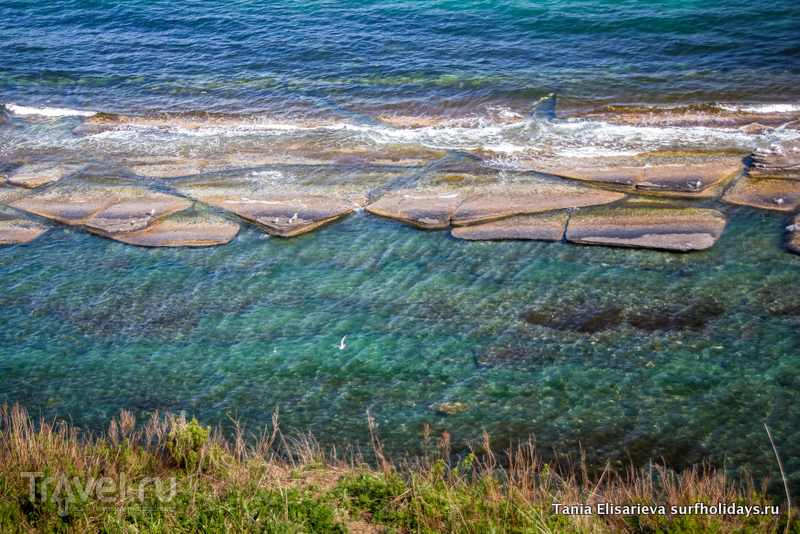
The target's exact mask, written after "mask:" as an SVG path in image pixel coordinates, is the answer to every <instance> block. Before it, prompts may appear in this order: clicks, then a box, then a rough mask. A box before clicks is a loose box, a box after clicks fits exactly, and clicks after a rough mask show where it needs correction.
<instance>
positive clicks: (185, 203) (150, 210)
mask: <svg viewBox="0 0 800 534" xmlns="http://www.w3.org/2000/svg"><path fill="white" fill-rule="evenodd" d="M191 205H192V201H191V200H187V199H184V198H180V197H175V196H172V195H166V194H163V193H150V194H142V195H138V196H135V197H132V198H126V199H125V200H123V201H122V202H120V203H118V204H114V205H113V206H110V207H108V208H106V209H104V210H103V211H101V212H100V213H98V214H97V215H95V216H94V217H92V218H91V219H89V220H88V221H87V222H86V224H85V226H86V229H87V230H89V231H91V232H95V233H98V234H101V235H106V236H113V235H115V234H119V233H125V232H135V231H139V230H143V229H145V228H147V227H148V226H150V225H151V224H153V223H155V222H157V221H158V220H160V219H163V218H164V217H167V216H168V215H171V214H173V213H175V212H178V211H181V210H185V209H186V208H188V207H189V206H191Z"/></svg>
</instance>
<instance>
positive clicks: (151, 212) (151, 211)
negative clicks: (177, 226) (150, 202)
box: [150, 208, 156, 217]
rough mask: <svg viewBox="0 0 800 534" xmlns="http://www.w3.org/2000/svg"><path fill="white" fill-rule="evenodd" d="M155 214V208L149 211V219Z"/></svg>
mask: <svg viewBox="0 0 800 534" xmlns="http://www.w3.org/2000/svg"><path fill="white" fill-rule="evenodd" d="M155 214H156V209H155V208H153V209H151V210H150V217H152V216H153V215H155Z"/></svg>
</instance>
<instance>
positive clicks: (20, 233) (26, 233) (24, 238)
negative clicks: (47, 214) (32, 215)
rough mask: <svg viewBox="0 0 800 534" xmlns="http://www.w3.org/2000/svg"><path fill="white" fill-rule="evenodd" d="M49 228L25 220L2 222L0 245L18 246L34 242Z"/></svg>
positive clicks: (0, 222)
mask: <svg viewBox="0 0 800 534" xmlns="http://www.w3.org/2000/svg"><path fill="white" fill-rule="evenodd" d="M48 230H49V228H48V227H47V226H44V225H42V224H39V223H37V222H33V221H26V220H25V219H8V220H0V245H16V244H19V243H28V242H30V241H33V240H34V239H36V238H37V237H39V236H40V235H42V234H43V233H45V232H47V231H48Z"/></svg>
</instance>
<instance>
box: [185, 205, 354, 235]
mask: <svg viewBox="0 0 800 534" xmlns="http://www.w3.org/2000/svg"><path fill="white" fill-rule="evenodd" d="M198 198H199V199H201V200H202V201H203V202H207V203H208V204H211V205H212V206H216V207H218V208H222V209H225V210H228V211H232V212H233V213H235V214H237V215H239V216H240V217H243V218H245V219H247V220H248V221H251V222H254V223H256V224H257V225H258V226H260V227H262V228H264V229H265V230H266V231H267V233H269V234H272V235H277V236H283V237H291V236H295V235H298V234H303V233H305V232H309V231H311V230H313V229H314V228H317V227H319V226H322V225H323V224H326V223H329V222H332V221H335V220H336V219H339V218H340V217H343V216H345V215H347V214H348V213H350V212H352V211H353V210H355V209H356V208H359V207H361V206H363V204H364V203H363V201H361V200H359V201H356V200H353V199H346V198H327V197H317V196H308V197H300V198H292V199H281V198H253V199H251V198H247V197H242V198H233V197H226V196H222V195H198Z"/></svg>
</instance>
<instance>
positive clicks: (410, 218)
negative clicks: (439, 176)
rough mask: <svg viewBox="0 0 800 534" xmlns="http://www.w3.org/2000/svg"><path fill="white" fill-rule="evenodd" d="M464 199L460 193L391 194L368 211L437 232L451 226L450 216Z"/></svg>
mask: <svg viewBox="0 0 800 534" xmlns="http://www.w3.org/2000/svg"><path fill="white" fill-rule="evenodd" d="M464 198H465V196H464V195H462V194H459V193H449V194H448V193H442V194H440V195H424V194H416V195H415V194H414V193H409V194H390V195H385V196H383V197H381V198H379V199H378V200H377V201H376V202H373V203H372V204H370V205H369V206H367V207H366V210H367V212H368V213H372V214H373V215H379V216H381V217H388V218H390V219H397V220H398V221H402V222H404V223H408V224H411V225H413V226H416V227H418V228H424V229H426V230H436V229H443V228H447V227H448V226H450V216H451V215H452V214H453V212H454V211H455V210H456V208H457V207H458V206H459V204H461V202H463V201H464Z"/></svg>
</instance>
